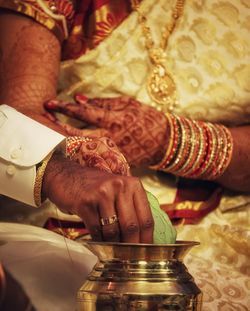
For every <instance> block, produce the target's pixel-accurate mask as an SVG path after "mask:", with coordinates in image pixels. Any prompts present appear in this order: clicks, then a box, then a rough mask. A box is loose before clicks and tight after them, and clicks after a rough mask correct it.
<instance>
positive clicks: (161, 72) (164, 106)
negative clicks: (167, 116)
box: [131, 0, 185, 112]
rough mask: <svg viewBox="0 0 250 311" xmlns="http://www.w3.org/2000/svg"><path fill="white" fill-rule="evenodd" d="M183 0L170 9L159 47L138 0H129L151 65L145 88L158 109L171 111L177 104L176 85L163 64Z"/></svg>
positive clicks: (182, 6)
mask: <svg viewBox="0 0 250 311" xmlns="http://www.w3.org/2000/svg"><path fill="white" fill-rule="evenodd" d="M184 2H185V0H176V4H175V7H174V9H173V11H172V15H171V16H172V18H171V21H170V22H169V23H168V24H167V25H166V26H165V29H164V31H163V33H162V35H161V40H160V44H159V47H156V46H155V43H154V41H153V38H152V35H151V30H150V28H149V27H148V25H147V17H146V16H145V15H144V14H143V13H142V12H141V10H140V8H139V1H138V0H131V7H132V9H133V10H134V11H136V12H137V13H138V21H139V24H141V26H142V33H143V36H144V38H145V47H146V49H147V51H148V54H149V58H150V62H151V64H152V65H153V69H152V72H151V74H150V76H149V78H148V82H147V89H148V93H149V96H150V97H151V99H152V100H153V101H154V102H155V103H156V104H155V105H153V106H156V107H157V108H158V109H159V110H162V111H164V112H171V111H173V109H174V108H175V106H176V105H177V95H176V86H175V82H174V80H173V78H172V77H171V75H170V74H169V73H168V71H167V68H166V66H165V64H164V62H165V61H166V57H167V55H166V53H165V49H166V47H167V44H168V39H169V37H170V35H171V34H172V32H173V31H174V29H175V27H176V24H177V21H178V19H179V18H180V17H181V16H182V14H183V8H184Z"/></svg>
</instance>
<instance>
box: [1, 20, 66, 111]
mask: <svg viewBox="0 0 250 311" xmlns="http://www.w3.org/2000/svg"><path fill="white" fill-rule="evenodd" d="M10 16H11V22H8V21H6V20H5V19H6V18H7V16H6V18H4V19H3V22H2V23H3V25H4V26H6V29H8V34H6V33H3V35H2V37H3V39H2V40H1V43H0V44H1V46H0V48H1V51H2V53H1V55H2V57H1V58H0V68H1V69H0V70H1V72H0V100H1V102H3V103H6V104H9V105H11V106H14V107H15V108H17V109H19V110H21V111H23V110H29V109H30V110H33V111H36V112H37V113H42V112H44V109H43V102H44V101H46V100H48V99H51V98H54V97H55V95H56V84H57V78H58V71H59V60H60V45H59V42H58V40H57V39H56V37H54V35H53V34H52V33H50V32H49V31H48V30H47V29H45V28H44V27H42V26H41V25H39V24H37V23H36V22H34V21H32V20H30V19H28V18H25V17H20V16H15V15H12V14H8V17H10ZM19 25H20V26H19ZM7 26H9V27H8V28H7ZM11 26H13V27H11Z"/></svg>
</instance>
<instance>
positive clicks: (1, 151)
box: [0, 105, 65, 206]
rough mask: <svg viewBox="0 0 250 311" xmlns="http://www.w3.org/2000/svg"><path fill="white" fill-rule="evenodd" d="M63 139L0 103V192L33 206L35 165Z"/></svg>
mask: <svg viewBox="0 0 250 311" xmlns="http://www.w3.org/2000/svg"><path fill="white" fill-rule="evenodd" d="M64 140H65V137H64V136H63V135H61V134H59V133H57V132H55V131H53V130H51V129H49V128H47V127H46V126H44V125H42V124H40V123H38V122H36V121H34V120H32V119H30V118H28V117H26V116H25V115H23V114H21V113H20V112H18V111H16V110H15V109H13V108H11V107H10V106H7V105H0V194H4V195H6V196H8V197H11V198H13V199H15V200H18V201H21V202H24V203H26V204H29V205H32V206H36V205H35V202H34V195H33V191H34V183H35V178H36V164H38V163H39V162H41V161H42V160H43V159H44V158H45V157H46V156H47V155H48V154H49V153H50V152H51V151H52V150H54V149H55V148H56V146H58V145H59V144H60V143H61V142H63V141H64Z"/></svg>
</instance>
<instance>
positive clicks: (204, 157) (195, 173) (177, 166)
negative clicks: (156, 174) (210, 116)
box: [151, 114, 233, 180]
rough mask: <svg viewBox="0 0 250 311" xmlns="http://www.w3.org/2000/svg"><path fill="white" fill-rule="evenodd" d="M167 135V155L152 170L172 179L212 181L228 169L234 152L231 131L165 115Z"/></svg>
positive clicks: (215, 125) (219, 126) (205, 123)
mask: <svg viewBox="0 0 250 311" xmlns="http://www.w3.org/2000/svg"><path fill="white" fill-rule="evenodd" d="M166 117H167V121H168V125H169V129H170V134H169V142H168V146H167V150H166V153H165V155H164V157H163V159H162V160H161V162H160V163H159V164H157V165H154V166H151V168H152V169H155V170H162V171H165V172H169V173H172V174H174V175H178V176H182V177H186V178H195V179H206V180H215V179H217V178H218V177H219V176H221V175H222V174H223V173H224V172H225V170H226V168H227V167H228V165H229V163H230V160H231V157H232V151H233V139H232V135H231V133H230V131H229V130H228V129H227V128H226V127H225V126H223V125H218V124H212V123H209V122H202V121H193V120H190V119H187V118H183V117H180V116H176V115H173V114H166Z"/></svg>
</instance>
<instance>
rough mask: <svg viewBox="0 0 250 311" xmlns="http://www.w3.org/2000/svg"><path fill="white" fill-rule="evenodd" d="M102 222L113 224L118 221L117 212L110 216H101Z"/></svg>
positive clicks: (103, 223)
mask: <svg viewBox="0 0 250 311" xmlns="http://www.w3.org/2000/svg"><path fill="white" fill-rule="evenodd" d="M100 222H101V225H102V226H106V225H113V224H114V223H116V222H118V217H117V215H116V214H115V215H113V216H110V217H105V218H102V217H101V218H100Z"/></svg>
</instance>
